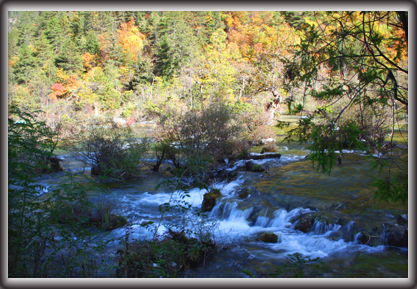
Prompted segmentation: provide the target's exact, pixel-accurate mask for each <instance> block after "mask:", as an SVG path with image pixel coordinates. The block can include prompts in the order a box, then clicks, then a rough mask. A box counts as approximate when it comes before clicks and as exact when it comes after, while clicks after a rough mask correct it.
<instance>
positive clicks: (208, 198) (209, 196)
mask: <svg viewBox="0 0 417 289" xmlns="http://www.w3.org/2000/svg"><path fill="white" fill-rule="evenodd" d="M222 196H223V195H222V194H221V192H220V190H218V189H212V190H210V192H208V193H205V194H204V199H203V203H202V204H201V210H202V211H203V212H207V211H211V210H212V209H213V207H214V206H215V205H216V199H217V198H219V197H222Z"/></svg>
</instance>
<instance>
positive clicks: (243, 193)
mask: <svg viewBox="0 0 417 289" xmlns="http://www.w3.org/2000/svg"><path fill="white" fill-rule="evenodd" d="M236 193H237V195H238V197H239V198H241V199H246V197H247V196H249V194H250V189H249V188H241V189H239V190H238V191H237V192H236Z"/></svg>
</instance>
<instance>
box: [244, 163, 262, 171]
mask: <svg viewBox="0 0 417 289" xmlns="http://www.w3.org/2000/svg"><path fill="white" fill-rule="evenodd" d="M245 168H246V170H247V171H249V172H258V173H261V172H264V171H265V168H264V167H263V166H262V165H259V164H255V163H254V162H253V161H247V162H246V163H245Z"/></svg>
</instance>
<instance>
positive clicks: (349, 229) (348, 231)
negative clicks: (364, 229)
mask: <svg viewBox="0 0 417 289" xmlns="http://www.w3.org/2000/svg"><path fill="white" fill-rule="evenodd" d="M354 224H355V221H350V222H349V223H347V224H346V226H344V227H343V237H344V239H345V240H347V241H355V240H357V239H356V238H357V234H356V235H355V236H353V226H354Z"/></svg>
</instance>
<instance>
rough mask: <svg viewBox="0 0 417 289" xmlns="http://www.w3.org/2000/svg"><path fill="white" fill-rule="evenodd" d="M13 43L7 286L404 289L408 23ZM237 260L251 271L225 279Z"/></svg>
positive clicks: (95, 31)
mask: <svg viewBox="0 0 417 289" xmlns="http://www.w3.org/2000/svg"><path fill="white" fill-rule="evenodd" d="M7 34H8V35H7V37H8V75H7V76H8V95H7V105H8V188H9V194H8V204H9V212H8V249H9V259H8V262H9V267H8V272H9V273H8V275H9V277H10V278H21V277H41V278H50V277H52V278H54V277H125V278H136V277H153V278H156V277H158V278H159V277H169V278H171V277H229V276H230V277H239V278H243V277H326V276H327V277H338V278H340V277H342V278H344V277H401V278H404V277H407V268H408V267H407V266H408V261H407V254H408V249H407V248H408V209H407V206H408V12H407V11H370V12H369V11H368V12H365V11H9V12H8V32H7ZM132 188H134V189H132ZM344 189H345V191H343V190H344ZM341 190H342V191H341ZM133 191H134V192H133ZM333 192H337V194H336V193H334V194H333ZM132 196H135V197H132ZM148 197H149V200H148ZM127 200H130V201H127ZM135 202H138V204H137V206H138V207H142V208H143V211H140V210H139V211H140V212H139V211H138V210H137V209H135V207H134V204H135ZM132 206H133V207H132ZM129 208H130V209H129ZM232 224H240V225H236V226H237V227H233V226H232ZM284 224H286V225H285V226H284ZM242 226H243V227H244V228H246V229H245V230H243V229H242V230H243V231H239V230H240V229H239V228H242ZM226 228H227V229H228V230H230V231H229V233H227V231H226ZM236 228H238V229H236ZM288 228H290V229H291V232H290V233H289V232H288V231H287V230H289V229H288ZM144 232H147V233H144ZM219 232H220V233H219ZM230 232H234V233H233V234H236V235H233V234H231V233H230ZM300 232H302V234H305V236H308V237H305V236H304V235H303V236H304V237H303V238H301V236H300V234H301V233H300ZM227 234H231V236H232V235H233V236H234V237H233V238H231V237H230V238H231V239H227V238H226V239H227V240H226V239H225V237H224V235H227ZM311 236H315V237H314V238H316V237H317V236H320V238H321V239H320V242H322V243H320V244H318V243H317V242H318V241H314V242H315V243H314V242H313V241H312V240H313V239H314V238H312V237H311ZM292 238H301V239H297V242H300V244H302V245H300V246H301V247H299V248H302V249H299V250H298V251H297V250H295V249H294V248H295V247H286V246H289V245H287V244H288V243H291V242H292V243H291V244H293V242H294V241H293V239H292ZM310 238H311V240H310ZM316 239H317V238H316ZM316 239H314V240H316ZM290 240H292V241H291V242H290ZM305 240H310V241H309V242H310V243H308V245H307V244H305V243H303V242H307V241H305ZM323 242H325V243H326V244H325V245H323ZM337 242H339V243H340V242H343V246H346V247H347V248H348V249H346V250H351V252H355V254H354V255H355V259H354V260H352V261H351V263H349V268H350V269H349V270H347V269H344V268H341V267H340V266H341V265H340V264H339V263H340V262H338V261H337V260H339V259H338V258H339V257H337V254H336V253H335V252H336V251H338V250H339V249H334V248H335V246H336V245H335V244H336V243H337ZM312 243H314V245H312ZM339 243H338V244H339ZM91 244H94V245H91ZM237 244H238V245H237ZM242 244H245V245H242ZM265 244H266V245H265ZM268 244H276V245H274V246H283V247H276V248H275V247H274V248H272V247H268V246H272V245H268ZM239 246H242V248H243V247H244V249H241V250H244V252H245V253H242V252H241V251H234V250H240V249H236V248H240V247H239ZM320 246H324V247H325V248H332V249H328V250H330V251H326V250H324V249H322V247H320ZM254 248H258V249H259V248H261V250H266V251H265V252H268V250H272V251H273V252H274V254H275V253H276V254H277V256H276V258H275V259H273V260H272V261H271V260H267V261H265V260H266V259H264V257H263V255H262V254H260V255H256V253H253V252H252V251H251V250H254V251H256V250H255V249H254ZM271 248H272V249H271ZM338 248H339V247H338ZM387 248H388V249H387ZM323 250H324V251H323ZM233 252H240V253H239V254H240V257H237V258H238V259H239V258H244V257H242V256H243V255H244V254H246V253H247V252H249V253H250V254H255V257H254V260H257V263H256V262H255V261H254V262H252V263H250V265H247V267H245V265H243V267H242V266H240V267H239V266H238V267H233V266H234V265H233V266H232V265H230V266H231V267H233V268H234V269H233V270H232V269H224V270H223V271H224V274H229V275H226V276H223V275H222V273H221V271H222V270H216V269H215V266H216V264H221V263H222V262H223V263H224V262H225V261H224V260H228V259H230V258H233V256H235V255H233V254H234V253H233ZM277 252H278V253H277ZM283 252H284V253H283ZM323 252H324V253H323ZM364 252H365V253H364ZM97 254H99V255H100V254H101V255H100V256H102V257H97V256H99V255H97ZM236 254H238V253H236ZM265 254H267V253H265ZM378 254H379V255H378ZM375 255H377V256H378V257H375V258H379V259H381V258H382V259H383V260H384V262H382V265H379V266H383V268H382V267H381V268H382V269H381V268H380V267H378V268H377V269H375V268H376V267H373V269H374V270H373V271H372V270H370V269H369V267H367V266H371V267H372V266H377V265H375V264H374V263H372V262H374V261H375V258H374V257H373V256H375ZM103 256H105V257H103ZM252 256H253V255H252ZM381 256H382V257H381ZM100 258H101V259H100ZM222 258H223V259H222ZM112 260H113V261H112ZM115 260H116V261H115ZM242 260H243V259H242ZM248 260H249V258H248ZM250 260H252V259H250ZM238 261H239V260H237V261H236V262H238ZM242 262H243V261H242ZM268 262H270V263H268ZM266 263H268V264H269V265H264V264H266ZM210 264H211V265H210ZM243 264H244V263H243ZM248 264H249V263H248ZM372 264H373V265H372ZM395 264H397V265H398V266H397V267H395ZM394 267H395V269H392V268H394ZM201 268H203V269H201ZM204 268H206V269H204ZM329 268H333V270H331V269H329ZM335 268H337V270H336V269H335ZM352 268H355V269H352ZM391 269H392V270H391ZM204 270H206V271H204ZM336 271H337V273H335V272H336ZM329 272H333V273H329ZM204 274H206V275H204Z"/></svg>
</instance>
